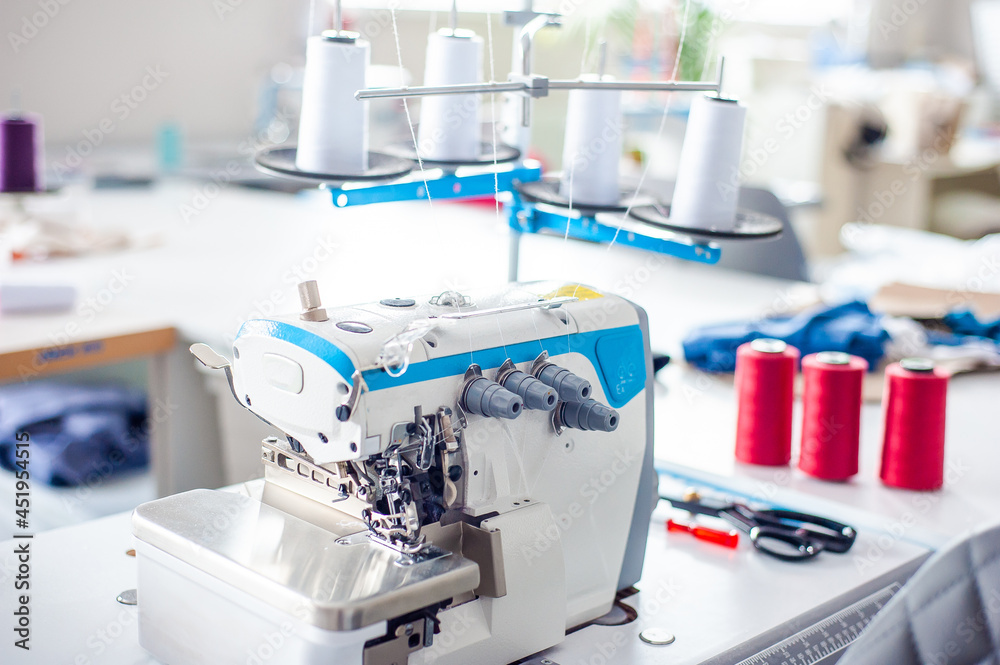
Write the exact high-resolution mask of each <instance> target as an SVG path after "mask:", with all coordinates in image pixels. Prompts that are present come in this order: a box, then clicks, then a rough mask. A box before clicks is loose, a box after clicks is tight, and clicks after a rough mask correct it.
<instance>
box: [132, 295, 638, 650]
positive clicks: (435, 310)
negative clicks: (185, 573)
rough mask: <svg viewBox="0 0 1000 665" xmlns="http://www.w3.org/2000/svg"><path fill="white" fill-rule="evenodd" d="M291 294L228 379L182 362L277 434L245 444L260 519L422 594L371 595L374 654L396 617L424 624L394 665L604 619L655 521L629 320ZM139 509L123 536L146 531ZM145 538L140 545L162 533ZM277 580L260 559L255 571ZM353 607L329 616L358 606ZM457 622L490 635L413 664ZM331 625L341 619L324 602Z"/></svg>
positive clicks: (495, 305)
mask: <svg viewBox="0 0 1000 665" xmlns="http://www.w3.org/2000/svg"><path fill="white" fill-rule="evenodd" d="M300 295H301V296H302V304H303V310H302V312H301V313H300V314H299V315H291V316H288V317H282V318H274V319H267V320H253V321H248V322H247V323H246V324H245V325H244V326H243V328H242V329H241V331H240V333H239V335H238V336H237V338H236V341H235V343H234V347H233V363H232V366H231V367H230V366H229V365H228V363H227V362H226V361H225V359H224V358H222V357H221V356H219V355H218V354H215V353H214V352H212V351H211V350H210V349H208V347H205V346H204V345H195V347H192V351H193V352H194V353H195V355H196V356H198V358H199V359H200V360H201V361H202V362H204V363H205V364H207V365H209V366H211V367H215V368H220V369H225V370H226V372H227V374H228V376H229V379H230V383H231V386H232V389H233V394H234V396H235V397H236V399H237V400H239V401H240V403H241V404H243V406H245V407H246V408H247V409H249V410H251V411H252V412H253V413H254V414H256V415H257V416H258V417H260V418H262V419H263V420H265V421H267V422H269V423H270V424H272V425H274V426H275V427H276V428H278V429H279V430H281V431H282V432H283V433H284V434H285V436H286V440H284V441H281V440H278V439H276V438H270V439H265V441H264V442H263V449H262V457H263V460H264V464H265V478H266V482H265V490H264V491H265V494H264V498H263V501H264V503H265V504H268V503H270V506H266V507H267V508H268V509H270V508H271V507H277V508H279V509H280V510H281V511H283V512H282V513H281V514H282V515H285V514H286V513H287V515H285V516H284V517H282V519H283V520H287V521H295V516H298V517H302V518H303V519H305V520H307V521H311V522H313V524H322V525H324V526H325V527H327V528H328V530H329V531H334V532H335V533H334V535H335V536H336V537H337V538H339V539H340V540H338V541H337V543H339V544H340V545H351V546H354V547H353V548H352V547H347V548H346V549H345V551H347V550H350V551H353V552H355V554H354V556H355V557H357V558H360V559H361V560H367V561H368V562H369V567H370V566H372V565H373V564H372V562H374V561H376V560H378V561H382V559H383V558H384V557H385V556H386V555H385V554H384V553H385V552H389V553H392V557H395V558H392V557H390V559H386V561H389V563H387V564H384V565H382V564H379V565H380V569H384V568H385V566H389V569H388V570H390V571H391V570H395V568H393V565H396V566H403V567H404V568H405V569H406V570H409V571H411V572H413V573H414V574H416V571H423V572H422V573H421V575H422V576H423V577H421V578H420V579H424V578H427V577H428V576H429V578H430V579H433V580H435V581H434V583H433V584H431V583H430V582H427V583H426V584H425V585H424V586H423V587H422V589H423V590H422V592H421V593H420V594H417V595H416V596H415V595H414V594H409V595H406V594H403V593H402V592H401V591H400V588H402V587H400V588H391V589H387V590H383V591H380V592H378V593H379V594H381V595H383V596H385V598H389V597H391V598H393V599H394V600H393V604H392V613H393V614H392V616H383V617H382V618H385V619H388V620H389V628H388V629H384V630H386V631H387V632H386V633H385V636H384V642H383V643H380V644H388V643H393V644H395V643H397V642H398V641H399V639H402V638H400V637H399V635H398V634H396V633H394V632H393V631H394V630H396V629H398V628H399V626H400V625H403V624H399V623H398V621H402V620H403V619H400V617H404V618H409V620H410V623H411V624H412V618H411V614H409V613H412V612H416V611H420V612H424V613H425V614H427V613H429V615H430V616H431V618H432V619H433V620H434V621H435V622H443V623H442V624H441V625H440V626H438V627H437V628H434V626H433V625H429V626H428V627H427V629H426V630H425V631H424V633H423V637H422V638H421V639H422V640H423V641H421V642H420V643H419V644H409V643H408V644H409V646H406V647H405V648H403V660H406V657H407V656H409V658H410V660H409V662H410V663H415V662H423V661H421V660H419V658H427V659H430V658H431V656H430V655H427V654H433V657H434V658H435V659H440V658H443V659H444V660H442V661H441V662H468V654H469V652H468V651H467V649H470V648H473V646H474V644H476V643H478V644H479V646H483V645H485V644H487V643H488V644H489V645H491V648H493V649H495V650H496V659H497V660H496V662H498V663H499V662H503V663H506V662H509V661H510V660H515V659H517V658H520V657H523V656H526V655H529V654H530V653H533V652H535V651H538V650H540V649H542V648H545V647H546V646H551V645H552V644H555V643H556V642H558V641H560V640H561V636H562V635H563V634H564V631H565V630H566V629H568V628H572V627H574V626H577V625H580V624H581V623H585V622H587V621H590V620H593V619H595V618H597V617H598V616H600V615H602V614H603V613H605V612H607V611H608V610H609V609H610V606H611V603H612V601H613V599H614V596H615V593H616V592H617V591H618V590H619V589H622V588H625V587H628V586H630V585H631V584H633V583H634V582H635V581H636V580H637V579H638V577H639V572H640V570H641V565H642V558H643V555H644V551H645V540H646V533H647V530H648V524H649V516H650V512H651V510H652V506H653V504H654V503H655V476H654V474H653V472H652V456H651V446H652V412H651V408H650V400H651V389H650V385H651V379H652V370H651V367H650V356H649V352H648V346H649V345H648V333H647V327H646V321H645V315H644V313H643V312H642V310H641V309H639V308H637V307H635V306H634V305H632V304H631V303H629V302H628V301H625V300H623V299H621V298H618V297H615V296H612V295H608V294H602V293H600V292H597V291H595V290H593V289H591V288H588V287H585V286H582V285H577V284H562V283H532V284H512V285H509V286H508V287H506V288H505V289H503V290H500V291H493V292H474V293H468V294H460V293H456V292H451V291H449V292H445V293H442V294H440V295H437V296H434V297H418V298H390V299H385V300H382V301H380V302H377V303H371V304H366V305H358V306H354V307H343V308H336V309H330V310H326V309H324V308H323V307H322V305H321V304H320V302H319V298H318V293H317V291H316V285H315V284H314V283H307V284H305V285H303V286H302V287H301V288H300ZM267 488H271V492H272V498H271V499H268V495H267V492H268V489H267ZM181 496H183V495H181ZM274 497H278V498H274ZM170 500H171V499H164V500H162V501H170ZM142 510H143V509H140V511H139V512H137V535H140V534H141V532H142V531H144V530H146V531H149V532H150V533H152V532H153V531H154V529H147V528H146V527H147V526H148V522H149V521H150V520H151V519H152V520H153V521H157V520H159V519H160V518H155V519H154V518H150V517H143V514H142ZM176 512H177V511H174V514H176ZM317 514H320V515H322V516H325V517H317ZM352 524H354V525H356V526H354V527H352V526H351V525H352ZM171 528H172V527H171ZM155 532H156V533H155V534H153V535H155V536H156V537H155V538H153V540H156V541H157V542H159V541H158V539H159V538H160V537H161V535H162V533H163V532H164V528H163V524H162V522H157V526H156V528H155ZM140 540H143V538H142V536H141V535H140ZM171 542H172V543H173V544H172V545H169V546H168V547H173V546H174V545H176V542H173V541H171ZM208 546H209V547H216V546H217V543H216V541H215V540H213V541H212V542H211V543H209V544H208ZM315 547H316V548H317V551H319V550H320V549H322V548H321V547H320V545H318V544H317V545H316V546H315ZM357 548H362V549H357ZM335 549H338V550H339V549H340V548H335ZM178 551H181V552H182V554H183V553H186V552H187V550H180V549H178ZM323 551H324V552H325V551H326V550H325V549H323ZM359 552H360V553H362V554H359ZM183 555H184V556H186V554H183ZM230 556H232V555H231V554H230ZM269 556H270V555H269ZM274 556H275V557H277V558H281V557H285V558H286V559H287V557H288V556H293V555H292V554H289V553H288V552H283V553H281V554H277V553H275V554H274ZM294 556H303V552H301V551H299V552H298V553H297V554H295V555H294ZM392 561H395V564H392ZM435 562H437V563H436V564H435ZM442 562H446V563H442ZM196 565H200V564H196ZM287 565H288V564H287V562H286V564H285V566H286V567H287ZM345 565H346V564H345ZM434 565H438V566H439V568H438V569H433V568H426V569H424V568H422V567H425V566H426V567H429V566H434ZM330 567H331V566H326V568H330ZM333 567H336V564H334V565H333ZM449 567H450V568H449ZM277 568H279V566H277V564H276V563H275V561H274V560H272V559H270V558H269V559H268V562H267V565H266V566H263V567H261V569H260V570H261V571H262V572H261V574H263V575H264V576H267V575H271V574H272V572H270V571H273V570H275V569H277ZM473 569H478V574H477V575H474V574H473V573H471V572H470V571H471V570H473ZM434 570H437V572H433V571H434ZM460 573H461V574H460ZM327 574H329V570H327ZM344 574H345V575H348V573H347V572H346V571H345V572H344ZM350 574H352V575H353V573H350ZM380 575H381V579H382V580H383V584H388V582H386V580H393V579H395V578H394V577H393V576H392V575H391V574H389V573H386V572H385V571H384V570H383V573H380ZM463 575H464V577H463ZM298 577H299V575H298V574H296V579H298ZM234 579H235V578H234ZM240 579H244V578H240ZM338 585H340V586H343V581H341V582H338V583H337V584H335V585H334V586H335V587H337V586H338ZM364 586H366V588H367V587H368V586H369V585H368V584H367V583H366V584H365V585H364ZM389 586H390V587H391V586H392V585H391V584H389ZM372 595H373V592H371V591H366V592H365V594H364V599H361V598H359V597H357V594H355V595H352V596H351V599H350V603H348V605H350V606H351V607H354V608H355V609H357V608H368V607H370V606H371V603H373V602H374V601H373V600H372ZM553 598H554V599H555V600H553ZM543 599H544V600H543ZM311 602H315V601H311ZM344 602H346V601H344ZM386 602H387V601H386ZM338 603H339V601H338ZM366 603H367V604H366ZM489 604H493V606H492V609H487V608H486V606H487V605H489ZM384 605H385V603H384V602H383V603H381V604H378V606H379V607H383V606H384ZM324 607H325V606H324ZM428 607H431V608H433V609H432V610H428V609H427V608H428ZM475 608H482V609H481V610H476V611H482V612H485V613H486V614H484V615H483V617H487V616H493V617H494V619H492V620H490V619H488V618H482V621H484V622H485V623H486V627H485V629H484V632H482V634H481V635H480V637H479V638H478V642H474V643H469V644H465V645H464V646H463V645H462V644H458V645H444V644H443V643H437V644H436V645H435V647H434V648H433V649H431V648H428V647H429V646H430V645H433V644H434V641H433V635H434V633H435V632H440V631H441V630H444V628H445V627H446V626H447V624H448V623H449V622H450V621H456V620H458V619H457V618H456V617H459V616H460V615H461V613H462V612H469V611H473V610H474V609H475ZM504 608H507V609H504ZM327 609H328V610H329V611H331V612H332V611H334V610H330V608H327ZM335 610H336V611H335V614H336V616H337V617H339V619H338V621H340V620H341V619H343V617H344V616H347V615H345V614H344V613H343V612H344V607H343V603H339V604H336V608H335ZM360 611H361V610H358V612H360ZM317 612H319V610H317ZM497 613H501V614H502V615H503V616H505V617H506V618H505V619H503V620H502V621H501V620H500V619H498V618H497V617H499V616H500V615H501V614H497ZM349 616H352V617H353V616H355V614H350V615H349ZM378 616H382V615H376V618H378ZM422 616H423V615H422ZM477 616H478V615H477ZM515 617H516V618H515ZM393 620H397V624H393ZM476 621H479V619H477V620H476ZM367 628H368V629H371V626H368V627H367ZM428 631H429V632H428ZM514 636H517V637H516V639H513V640H512V639H511V638H513V637H514ZM470 639H471V638H470ZM484 640H486V641H488V642H486V641H484ZM368 642H369V643H368V644H366V645H365V649H366V650H367V649H372V648H374V647H375V646H376V645H375V644H374V643H371V640H368ZM383 648H386V649H388V647H383ZM393 648H397V647H393ZM398 648H402V647H398ZM398 648H397V649H398ZM421 649H422V650H423V652H427V654H425V655H424V656H420V657H418V656H417V655H416V652H417V651H420V650H421ZM522 651H523V652H522ZM154 653H155V651H154ZM168 653H169V652H168ZM394 653H395V655H393V656H392V658H399V653H400V652H399V651H398V650H397V651H395V652H394ZM463 654H464V655H463ZM368 657H372V658H373V662H381V661H380V659H381V658H382V656H378V657H377V658H375V657H374V656H372V654H369V653H367V651H366V658H368ZM385 657H386V658H387V659H388V660H386V662H394V661H393V660H392V659H390V658H389V656H385ZM463 658H465V660H462V659H463ZM449 659H453V660H449ZM476 660H477V661H481V662H487V660H483V659H482V658H480V657H479V656H477V657H476ZM358 662H360V661H358ZM366 662H368V661H367V660H366Z"/></svg>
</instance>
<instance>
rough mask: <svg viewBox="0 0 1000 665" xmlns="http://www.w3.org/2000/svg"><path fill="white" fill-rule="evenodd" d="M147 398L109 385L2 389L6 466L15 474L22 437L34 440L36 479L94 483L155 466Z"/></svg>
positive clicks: (0, 439) (0, 426)
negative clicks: (151, 463) (151, 462)
mask: <svg viewBox="0 0 1000 665" xmlns="http://www.w3.org/2000/svg"><path fill="white" fill-rule="evenodd" d="M145 423H146V397H145V395H143V394H142V392H140V391H135V390H129V389H127V388H122V387H118V386H109V385H97V386H92V385H69V384H60V383H51V382H45V381H36V382H31V383H26V384H17V385H10V386H3V387H2V388H0V466H2V467H3V468H5V469H8V470H15V469H16V468H17V467H16V466H15V461H16V459H15V450H16V448H15V444H16V442H17V441H16V436H17V434H18V433H19V432H27V433H28V436H29V437H30V438H29V440H30V450H31V454H30V462H29V465H28V471H29V472H30V473H31V479H32V480H33V481H36V482H44V483H48V484H50V485H55V486H57V487H67V486H70V487H71V486H77V485H84V484H94V483H99V482H101V481H104V480H107V479H108V478H110V477H113V476H115V475H118V474H120V473H122V472H125V471H131V470H134V469H139V468H143V467H145V466H147V465H148V463H149V441H148V431H147V428H146V424H145Z"/></svg>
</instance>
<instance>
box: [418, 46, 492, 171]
mask: <svg viewBox="0 0 1000 665" xmlns="http://www.w3.org/2000/svg"><path fill="white" fill-rule="evenodd" d="M482 77H483V40H482V38H481V37H478V36H477V35H476V33H474V32H472V31H471V30H455V31H452V30H451V29H450V28H444V29H442V30H439V31H438V32H436V33H433V34H431V35H428V37H427V62H426V65H425V66H424V85H434V86H437V85H459V84H462V83H479V82H481V81H482ZM481 106H482V99H481V97H480V95H431V96H429V97H424V98H423V99H422V100H421V101H420V128H419V130H418V134H417V145H418V146H420V156H421V157H422V158H424V159H433V160H437V161H446V162H447V161H453V162H469V161H475V160H477V159H479V158H480V156H481V153H482V129H481V122H482V121H481V116H482V113H481Z"/></svg>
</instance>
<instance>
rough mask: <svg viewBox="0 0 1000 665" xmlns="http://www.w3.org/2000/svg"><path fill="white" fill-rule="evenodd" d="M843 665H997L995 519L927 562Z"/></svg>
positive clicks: (999, 550) (999, 612)
mask: <svg viewBox="0 0 1000 665" xmlns="http://www.w3.org/2000/svg"><path fill="white" fill-rule="evenodd" d="M839 664H840V665H896V664H898V665H910V664H913V665H917V664H920V665H923V664H931V665H1000V524H998V525H994V526H991V527H989V528H986V529H983V530H980V531H978V532H976V533H974V534H973V535H972V536H971V537H969V538H967V539H965V540H961V541H959V542H957V543H954V544H952V545H951V546H949V547H948V548H946V549H944V550H941V551H940V552H938V553H937V554H935V555H934V556H932V557H931V558H930V559H928V561H927V563H925V564H924V565H923V566H922V567H921V568H920V570H918V571H917V573H916V574H915V575H914V576H913V577H912V578H911V579H910V581H909V582H907V583H906V585H905V586H904V587H903V588H902V589H901V590H900V591H899V593H897V594H896V596H895V597H894V598H893V599H892V600H891V601H890V602H889V603H888V604H887V605H886V606H885V608H883V609H882V611H881V612H879V614H878V615H877V616H876V617H875V619H874V620H873V621H872V622H871V624H869V626H868V628H866V629H865V631H864V632H863V633H862V634H861V637H859V638H858V640H857V641H856V642H855V643H854V644H853V645H852V646H851V647H850V648H849V649H848V650H847V652H846V653H845V655H844V657H843V658H842V659H841V660H840V661H839Z"/></svg>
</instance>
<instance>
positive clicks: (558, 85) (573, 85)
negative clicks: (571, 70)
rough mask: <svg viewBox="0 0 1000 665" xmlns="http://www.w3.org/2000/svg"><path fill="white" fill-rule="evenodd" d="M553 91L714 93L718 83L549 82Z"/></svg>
mask: <svg viewBox="0 0 1000 665" xmlns="http://www.w3.org/2000/svg"><path fill="white" fill-rule="evenodd" d="M549 88H551V89H552V90H637V91H656V92H660V91H663V92H697V91H699V90H703V91H706V92H714V91H717V90H718V89H719V84H718V83H714V82H713V83H702V82H700V81H581V80H569V81H549Z"/></svg>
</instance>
